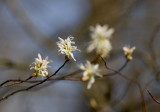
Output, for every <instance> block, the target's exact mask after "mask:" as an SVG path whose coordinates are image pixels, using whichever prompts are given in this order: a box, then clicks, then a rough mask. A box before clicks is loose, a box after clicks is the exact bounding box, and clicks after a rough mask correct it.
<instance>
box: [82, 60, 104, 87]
mask: <svg viewBox="0 0 160 112" xmlns="http://www.w3.org/2000/svg"><path fill="white" fill-rule="evenodd" d="M80 69H81V70H83V71H84V72H83V77H82V80H83V81H87V80H89V82H88V85H87V88H88V89H90V88H91V87H92V84H93V83H94V82H95V76H99V77H102V75H100V73H99V65H98V64H96V65H93V64H91V63H90V62H89V61H86V64H85V65H83V64H80Z"/></svg>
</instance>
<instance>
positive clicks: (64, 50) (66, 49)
mask: <svg viewBox="0 0 160 112" xmlns="http://www.w3.org/2000/svg"><path fill="white" fill-rule="evenodd" d="M58 38H59V40H60V41H58V42H57V45H58V47H59V52H60V53H61V54H65V55H66V58H67V59H69V57H70V56H71V57H72V58H73V60H74V61H76V59H75V58H74V55H73V53H72V51H76V50H79V49H77V46H72V45H71V44H75V42H74V41H72V40H73V39H74V37H72V36H69V37H68V38H67V39H65V40H63V39H62V38H60V37H58ZM79 51H80V50H79Z"/></svg>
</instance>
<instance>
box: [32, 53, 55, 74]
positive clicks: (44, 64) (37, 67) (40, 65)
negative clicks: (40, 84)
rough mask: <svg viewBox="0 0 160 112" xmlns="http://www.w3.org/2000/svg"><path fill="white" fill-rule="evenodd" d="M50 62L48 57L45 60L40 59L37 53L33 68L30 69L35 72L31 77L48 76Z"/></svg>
mask: <svg viewBox="0 0 160 112" xmlns="http://www.w3.org/2000/svg"><path fill="white" fill-rule="evenodd" d="M50 62H52V61H48V57H46V58H45V59H42V56H41V55H40V54H39V53H38V58H35V61H34V62H33V66H32V67H31V68H30V69H33V70H34V71H35V72H34V74H33V76H44V77H46V76H48V70H47V68H48V67H49V66H48V64H49V63H50Z"/></svg>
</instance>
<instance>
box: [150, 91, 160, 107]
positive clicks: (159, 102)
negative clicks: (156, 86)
mask: <svg viewBox="0 0 160 112" xmlns="http://www.w3.org/2000/svg"><path fill="white" fill-rule="evenodd" d="M147 91H148V94H149V95H150V96H151V98H152V99H153V100H154V101H155V102H156V103H158V104H160V101H158V100H157V99H156V98H155V97H154V96H153V95H152V94H151V92H150V91H149V90H147Z"/></svg>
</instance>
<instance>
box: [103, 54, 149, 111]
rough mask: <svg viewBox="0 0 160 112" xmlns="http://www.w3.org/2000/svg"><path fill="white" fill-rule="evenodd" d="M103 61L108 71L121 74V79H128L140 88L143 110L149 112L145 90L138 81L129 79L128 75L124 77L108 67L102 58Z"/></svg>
mask: <svg viewBox="0 0 160 112" xmlns="http://www.w3.org/2000/svg"><path fill="white" fill-rule="evenodd" d="M101 58H102V57H101ZM102 61H103V62H104V64H105V67H106V69H108V70H111V71H113V72H115V73H117V74H119V75H120V76H121V77H123V78H125V79H127V80H129V81H131V82H133V83H135V84H136V85H137V86H138V88H139V91H140V95H141V100H142V110H143V112H146V111H147V110H146V104H145V100H144V95H143V90H142V87H141V84H140V83H139V82H138V81H137V80H135V79H132V78H129V77H127V76H126V75H123V74H122V73H121V72H119V71H117V70H114V69H112V68H110V67H108V66H107V63H106V61H105V60H104V59H103V58H102Z"/></svg>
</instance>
